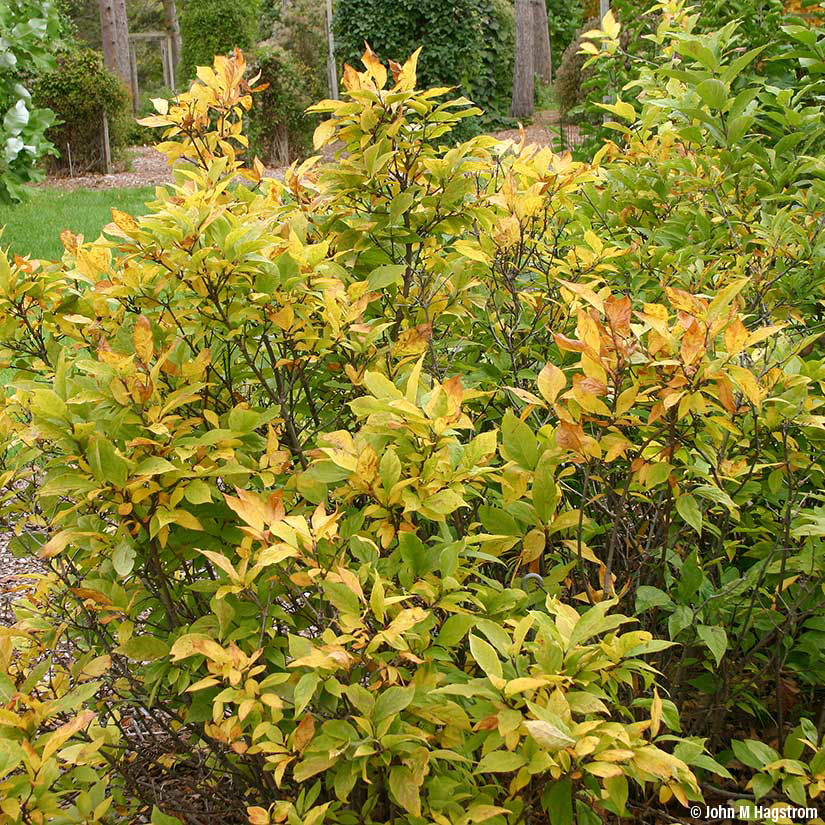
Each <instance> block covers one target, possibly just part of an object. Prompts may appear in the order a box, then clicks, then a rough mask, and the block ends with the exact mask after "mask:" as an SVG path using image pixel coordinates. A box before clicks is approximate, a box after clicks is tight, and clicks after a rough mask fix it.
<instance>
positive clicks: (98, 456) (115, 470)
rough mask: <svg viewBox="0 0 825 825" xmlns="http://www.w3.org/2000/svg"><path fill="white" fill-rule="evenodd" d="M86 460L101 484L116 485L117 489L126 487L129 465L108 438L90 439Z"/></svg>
mask: <svg viewBox="0 0 825 825" xmlns="http://www.w3.org/2000/svg"><path fill="white" fill-rule="evenodd" d="M86 458H87V460H88V462H89V466H90V467H91V468H92V473H93V474H94V477H95V478H96V479H97V480H98V481H99V482H100V483H101V484H106V483H109V484H114V485H115V486H116V487H125V486H126V479H127V477H128V475H129V465H128V464H127V462H126V460H125V459H124V458H122V457H121V456H119V455H118V454H117V452H116V450H115V445H114V444H112V442H111V441H109V439H108V438H103V436H100V435H95V436H92V437H91V438H90V439H89V446H88V447H87V449H86Z"/></svg>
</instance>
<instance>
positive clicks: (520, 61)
mask: <svg viewBox="0 0 825 825" xmlns="http://www.w3.org/2000/svg"><path fill="white" fill-rule="evenodd" d="M533 25H534V21H533V3H532V0H516V59H515V62H514V65H513V101H512V103H511V104H510V114H511V115H512V116H513V117H515V118H527V117H530V115H532V114H533V103H534V95H535V88H536V87H535V64H534V60H535V54H534V49H533Z"/></svg>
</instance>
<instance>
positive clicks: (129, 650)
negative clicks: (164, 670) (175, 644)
mask: <svg viewBox="0 0 825 825" xmlns="http://www.w3.org/2000/svg"><path fill="white" fill-rule="evenodd" d="M121 650H122V651H123V654H124V656H128V657H129V658H130V659H135V660H136V661H139V662H151V661H153V660H154V659H160V658H161V657H162V656H166V655H167V653H169V645H168V644H167V643H166V642H164V641H163V639H156V638H155V637H154V636H132V638H131V639H129V641H128V642H126V644H125V645H122V646H121Z"/></svg>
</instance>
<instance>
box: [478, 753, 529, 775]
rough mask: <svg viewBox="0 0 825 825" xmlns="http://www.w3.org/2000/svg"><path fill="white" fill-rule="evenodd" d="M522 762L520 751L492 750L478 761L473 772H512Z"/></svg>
mask: <svg viewBox="0 0 825 825" xmlns="http://www.w3.org/2000/svg"><path fill="white" fill-rule="evenodd" d="M524 762H525V760H524V757H523V756H522V755H521V754H520V753H513V752H512V751H492V753H488V754H487V755H486V756H485V757H484V758H483V759H482V760H481V761H480V762H479V763H478V767H477V768H476V769H475V771H474V773H512V772H513V771H517V770H518V769H519V768H520V767H521V766H522V765H523V764H524Z"/></svg>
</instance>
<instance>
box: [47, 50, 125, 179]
mask: <svg viewBox="0 0 825 825" xmlns="http://www.w3.org/2000/svg"><path fill="white" fill-rule="evenodd" d="M32 94H33V100H34V102H35V103H36V104H37V105H38V106H43V107H44V108H48V109H51V110H52V111H53V112H54V113H55V116H56V118H57V121H56V123H55V124H54V125H53V126H52V127H51V128H50V129H49V131H48V132H47V133H46V135H47V137H48V138H49V140H51V141H52V143H54V145H55V146H56V147H57V149H58V151H59V152H60V157H59V159H55V160H53V161H51V162H50V163H49V166H51V167H57V168H60V169H64V170H68V169H69V153H70V152H71V160H72V167H73V169H74V171H75V172H80V173H82V172H87V171H90V170H95V171H100V170H104V162H103V115H104V113H105V114H106V116H107V118H108V122H109V144H110V147H111V149H112V156H113V158H115V159H117V158H118V156H119V155H120V154H121V152H122V150H123V148H124V147H125V146H126V145H127V135H128V131H129V120H130V115H131V100H130V98H129V92H128V91H127V90H126V87H125V86H124V85H123V84H122V83H121V82H120V80H119V79H118V78H117V77H116V76H115V75H113V74H112V73H111V72H110V71H108V70H107V69H106V68H105V66H104V65H103V58H102V55H101V54H100V52H96V51H93V50H92V49H78V50H76V51H71V52H66V53H64V54H61V55H58V57H57V65H56V66H55V68H54V69H53V70H52V71H50V72H46V73H43V74H41V75H39V76H38V77H37V80H36V81H35V82H34V85H33V88H32Z"/></svg>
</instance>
